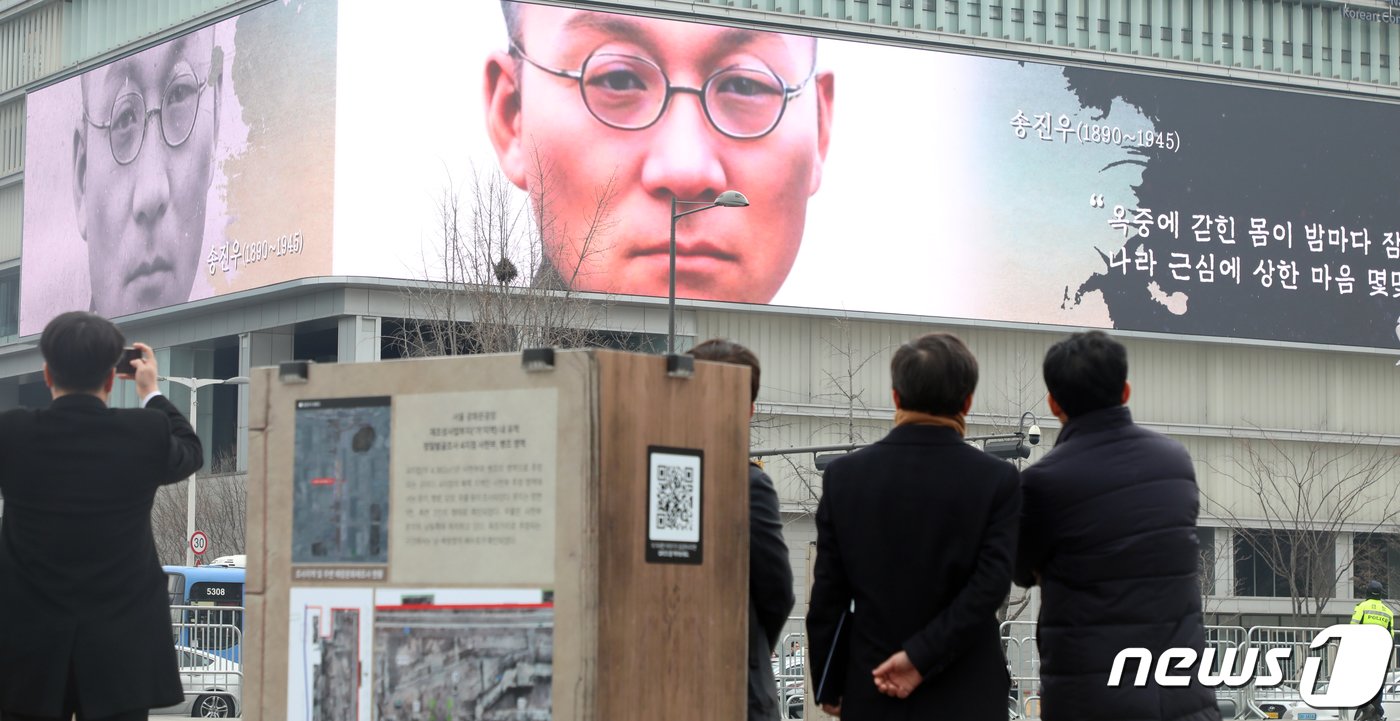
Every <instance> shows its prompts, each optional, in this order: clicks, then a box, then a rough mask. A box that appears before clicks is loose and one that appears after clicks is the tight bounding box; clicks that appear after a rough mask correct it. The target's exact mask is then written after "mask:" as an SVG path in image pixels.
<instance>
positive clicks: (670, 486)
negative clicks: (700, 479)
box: [656, 465, 695, 531]
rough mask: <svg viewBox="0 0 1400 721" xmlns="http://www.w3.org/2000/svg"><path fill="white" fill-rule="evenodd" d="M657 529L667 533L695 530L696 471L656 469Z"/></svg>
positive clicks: (661, 466)
mask: <svg viewBox="0 0 1400 721" xmlns="http://www.w3.org/2000/svg"><path fill="white" fill-rule="evenodd" d="M656 480H657V488H656V527H657V528H658V529H661V530H665V531H693V530H695V507H694V506H693V505H692V503H693V501H694V498H695V469H694V468H690V467H687V466H665V465H658V466H657V467H656Z"/></svg>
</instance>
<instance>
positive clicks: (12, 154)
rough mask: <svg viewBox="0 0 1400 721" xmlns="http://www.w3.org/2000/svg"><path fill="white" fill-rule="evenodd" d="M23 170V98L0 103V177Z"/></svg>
mask: <svg viewBox="0 0 1400 721" xmlns="http://www.w3.org/2000/svg"><path fill="white" fill-rule="evenodd" d="M21 170H24V98H23V97H19V98H15V99H14V100H11V101H10V102H8V103H2V104H0V179H3V178H4V177H6V176H8V175H14V174H15V173H18V172H20V171H21Z"/></svg>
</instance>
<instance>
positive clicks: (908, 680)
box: [872, 651, 924, 698]
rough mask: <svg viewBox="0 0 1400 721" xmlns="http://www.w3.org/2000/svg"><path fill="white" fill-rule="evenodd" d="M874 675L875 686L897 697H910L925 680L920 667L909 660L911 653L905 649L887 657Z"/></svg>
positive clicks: (877, 667)
mask: <svg viewBox="0 0 1400 721" xmlns="http://www.w3.org/2000/svg"><path fill="white" fill-rule="evenodd" d="M872 675H874V677H875V688H878V689H879V690H880V693H882V694H885V695H886V696H893V697H895V698H908V697H909V694H911V693H914V689H916V688H918V687H919V684H921V683H923V681H924V677H923V675H922V674H920V673H919V669H917V668H914V663H913V662H912V661H910V660H909V654H907V653H905V652H903V651H900V652H899V653H896V654H895V655H893V656H890V657H889V658H887V659H885V662H884V663H882V664H880V665H879V666H876V667H875V670H874V671H873V672H872Z"/></svg>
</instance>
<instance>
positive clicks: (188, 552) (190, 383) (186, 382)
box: [157, 376, 248, 566]
mask: <svg viewBox="0 0 1400 721" xmlns="http://www.w3.org/2000/svg"><path fill="white" fill-rule="evenodd" d="M157 380H162V381H170V382H171V383H174V384H175V385H178V386H184V387H186V388H188V389H190V430H192V431H198V430H199V429H198V427H197V426H196V424H197V423H199V389H200V388H205V387H207V386H217V385H240V386H241V385H247V384H248V377H247V376H234V377H233V378H225V379H222V380H220V379H218V378H182V377H179V376H160V377H159V378H157ZM196 475H197V473H191V474H190V493H189V499H188V503H189V506H188V508H186V509H185V565H186V566H193V565H194V549H193V548H191V547H190V539H191V538H193V537H194V532H195V527H194V506H195V495H196V483H197V481H196V479H195V476H196Z"/></svg>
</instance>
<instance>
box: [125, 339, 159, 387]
mask: <svg viewBox="0 0 1400 721" xmlns="http://www.w3.org/2000/svg"><path fill="white" fill-rule="evenodd" d="M131 347H132V348H135V349H136V350H139V351H141V357H140V358H136V359H133V360H132V361H131V367H132V368H135V369H136V372H135V373H133V374H132V375H131V376H130V378H131V379H132V380H135V381H136V395H137V397H140V398H145V397H146V396H148V395H150V394H152V393H154V392H156V391H157V390H159V389H160V386H158V385H156V382H157V379H158V378H159V377H160V372H159V370H157V368H156V352H155V351H153V350H151V347H150V346H148V345H146V344H145V343H132V344H131ZM123 377H127V376H126V375H125V374H123Z"/></svg>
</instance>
